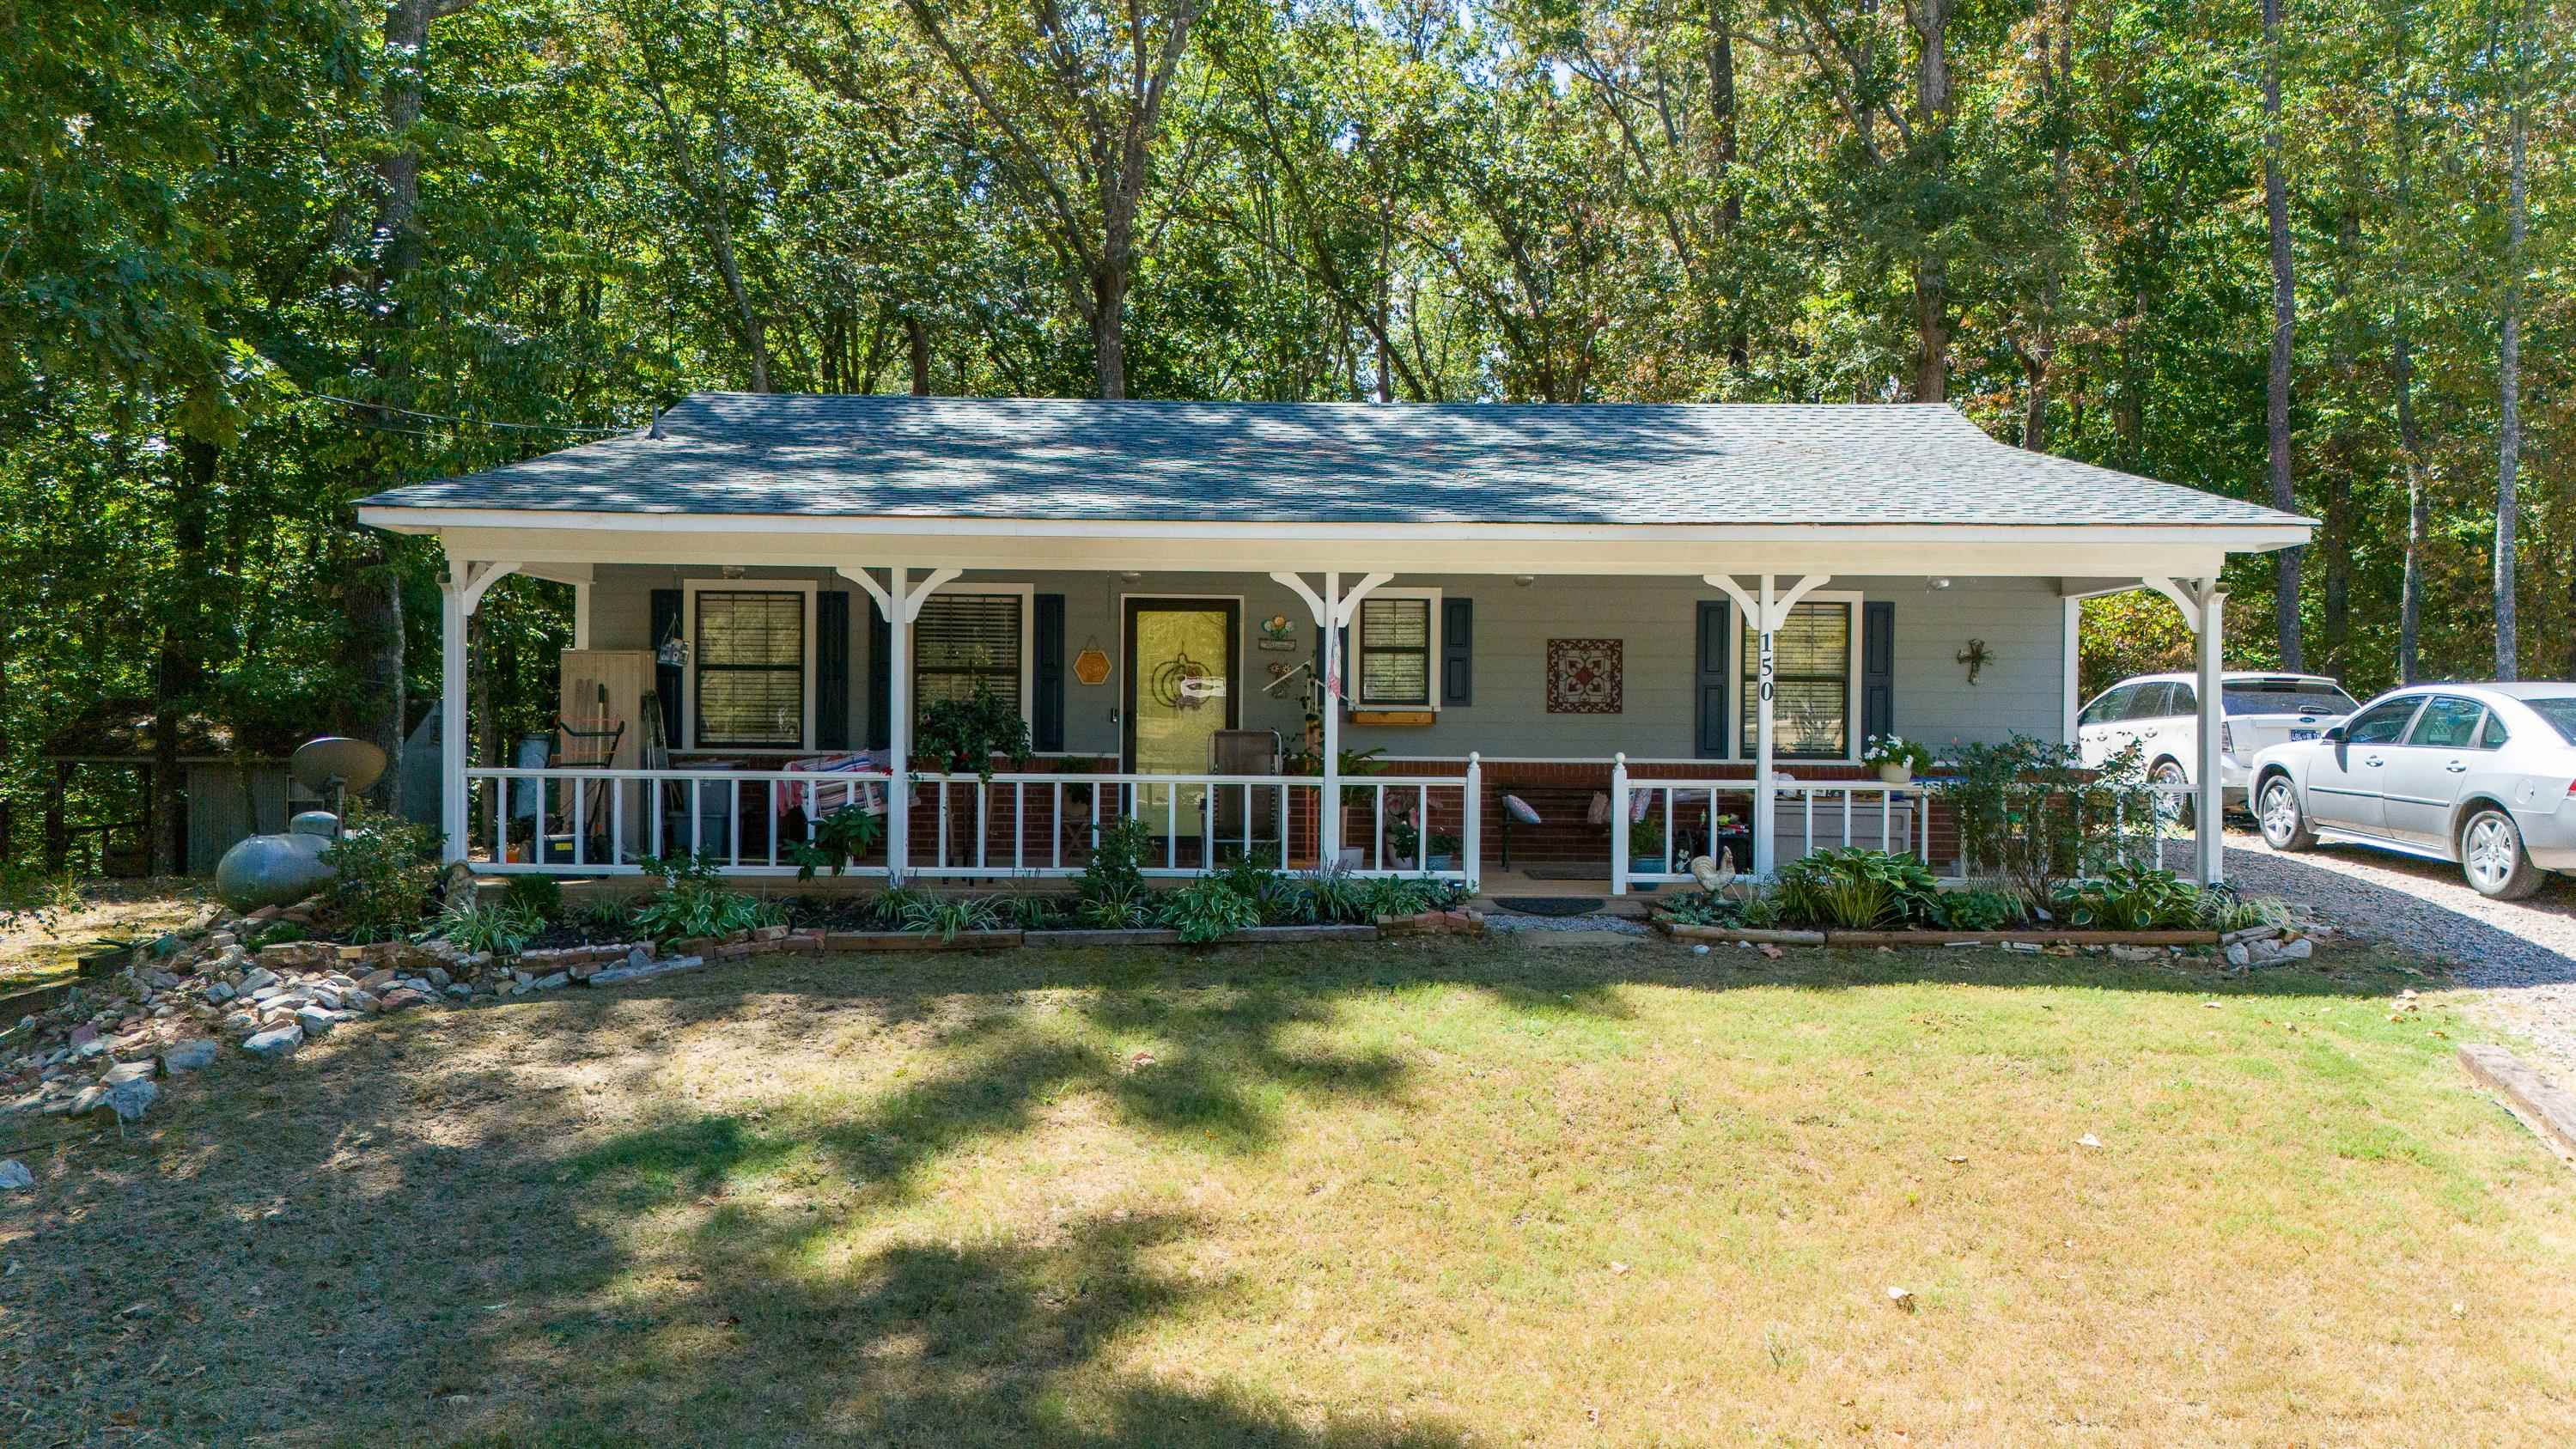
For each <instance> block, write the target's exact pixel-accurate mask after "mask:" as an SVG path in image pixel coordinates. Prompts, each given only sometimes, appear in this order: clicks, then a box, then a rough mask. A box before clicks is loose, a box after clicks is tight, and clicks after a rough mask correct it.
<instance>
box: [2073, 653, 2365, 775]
mask: <svg viewBox="0 0 2576 1449" xmlns="http://www.w3.org/2000/svg"><path fill="white" fill-rule="evenodd" d="M2218 705H2219V716H2220V718H2219V725H2218V788H2219V791H2220V795H2221V798H2222V799H2224V800H2225V801H2226V802H2227V804H2229V805H2231V806H2234V805H2241V804H2243V803H2245V799H2246V795H2245V785H2246V780H2247V774H2246V762H2247V761H2249V760H2251V759H2253V758H2254V755H2255V753H2256V752H2257V751H2260V750H2262V749H2263V748H2264V747H2266V746H2268V745H2275V744H2279V743H2280V742H2281V741H2283V740H2302V739H2314V738H2316V737H2317V736H2318V735H2320V734H2323V733H2324V732H2325V731H2326V730H2327V729H2329V728H2331V727H2333V726H2334V725H2335V724H2337V723H2338V722H2340V721H2341V720H2342V719H2343V717H2344V716H2345V715H2347V714H2349V713H2351V712H2352V710H2353V708H2354V706H2353V702H2352V696H2351V695H2349V694H2346V693H2344V692H2343V686H2342V685H2340V684H2337V683H2335V682H2334V681H2333V680H2331V679H2328V678H2326V677H2324V676H2323V675H2318V674H2280V673H2272V674H2263V673H2257V672H2253V671H2242V672H2233V673H2228V674H2223V675H2221V676H2219V691H2218ZM2075 742H2076V747H2077V749H2078V750H2079V751H2080V752H2081V753H2082V755H2083V759H2084V763H2085V764H2086V765H2088V766H2091V767H2093V768H2095V769H2099V768H2101V766H2102V765H2103V764H2104V763H2105V762H2107V761H2109V760H2110V758H2111V757H2112V756H2114V755H2116V754H2118V753H2120V751H2122V750H2124V749H2126V748H2128V747H2129V746H2130V745H2133V744H2134V745H2136V746H2137V747H2138V758H2139V763H2141V764H2143V765H2145V766H2146V769H2147V778H2148V779H2150V780H2153V781H2154V782H2155V783H2157V784H2159V785H2191V784H2196V783H2198V780H2199V774H2200V685H2199V680H2198V677H2197V676H2195V675H2190V674H2142V675H2139V676H2138V677H2136V678H2134V679H2123V680H2121V681H2120V682H2119V683H2117V684H2115V685H2112V686H2111V687H2110V688H2109V689H2106V690H2104V691H2102V692H2101V693H2100V694H2098V695H2095V696H2094V697H2093V700H2092V702H2091V703H2089V704H2087V705H2085V706H2084V709H2083V712H2082V713H2080V714H2078V715H2076V717H2075Z"/></svg>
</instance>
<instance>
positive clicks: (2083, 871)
mask: <svg viewBox="0 0 2576 1449" xmlns="http://www.w3.org/2000/svg"><path fill="white" fill-rule="evenodd" d="M1938 794H1939V798H1940V799H1941V800H1942V801H1943V802H1944V803H1946V804H1947V805H1949V807H1950V808H1951V810H1952V811H1953V812H1955V813H1956V815H1957V818H1958V821H1959V840H1960V848H1961V852H1962V853H1963V854H1964V855H1965V856H1966V857H1967V864H1968V868H1969V869H1970V870H1971V871H1974V872H1977V873H1980V874H1986V875H1992V876H1994V877H1996V878H1998V879H1999V880H2001V881H2002V882H2003V884H2004V887H2005V889H2007V890H2010V891H2012V892H2013V893H2014V894H2016V895H2019V896H2020V897H2021V898H2022V900H2023V901H2024V902H2025V903H2027V904H2029V905H2032V906H2044V905H2046V904H2048V902H2049V900H2050V899H2051V897H2052V896H2053V895H2054V894H2055V892H2056V889H2057V885H2058V883H2059V882H2061V881H2067V880H2074V879H2078V878H2080V877H2084V876H2089V875H2093V874H2096V873H2098V872H2100V871H2103V870H2105V869H2107V868H2108V867H2110V866H2112V865H2115V864H2118V863H2119V862H2120V860H2121V857H2122V852H2123V851H2124V850H2126V849H2129V848H2131V847H2132V845H2133V843H2134V841H2135V839H2136V838H2137V837H2138V835H2139V832H2141V831H2148V830H2152V828H2153V824H2154V820H2155V794H2154V792H2153V791H2151V790H2149V789H2148V788H2147V775H2146V769H2145V767H2144V765H2143V763H2142V762H2141V759H2140V756H2139V753H2138V749H2137V747H2136V746H2135V745H2132V746H2130V747H2129V748H2127V749H2124V750H2122V751H2121V752H2120V753H2119V754H2117V755H2115V756H2113V757H2112V758H2111V759H2110V760H2109V761H2108V762H2107V763H2106V764H2104V765H2103V766H2102V767H2101V768H2100V769H2088V768H2086V767H2085V765H2084V763H2083V760H2082V757H2081V756H2080V755H2079V754H2078V752H2077V750H2076V747H2075V746H2073V745H2059V744H2052V743H2049V742H2048V741H2045V740H2038V739H2033V738H2031V737H2030V736H2028V735H2015V736H2013V737H2012V738H2011V739H2010V740H2007V741H2005V742H2004V743H2002V744H2000V745H1966V746H1962V747H1961V748H1960V750H1959V752H1958V755H1957V757H1956V758H1955V759H1953V760H1952V761H1951V763H1950V778H1949V779H1947V780H1945V781H1943V783H1942V784H1941V785H1940V786H1939V787H1938Z"/></svg>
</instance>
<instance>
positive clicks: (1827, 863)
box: [1779, 848, 1941, 931]
mask: <svg viewBox="0 0 2576 1449" xmlns="http://www.w3.org/2000/svg"><path fill="white" fill-rule="evenodd" d="M1940 889H1941V888H1940V884H1939V882H1938V881H1936V880H1935V879H1934V878H1933V875H1932V872H1931V870H1930V868H1929V867H1927V866H1925V865H1924V864H1923V862H1922V861H1920V860H1917V859H1915V858H1914V857H1913V856H1911V855H1901V854H1897V853H1894V852H1890V851H1884V850H1860V849H1857V848H1844V849H1837V850H1819V851H1817V852H1815V853H1814V854H1812V855H1809V856H1806V857H1805V858H1803V859H1801V860H1799V861H1797V862H1796V863H1795V864H1792V865H1791V866H1790V867H1789V868H1788V869H1787V870H1784V871H1782V872H1781V873H1780V892H1779V896H1780V905H1781V909H1782V910H1783V911H1784V912H1786V913H1787V914H1788V915H1789V916H1790V917H1791V918H1793V919H1797V920H1804V921H1807V922H1810V923H1812V924H1815V925H1820V926H1838V927H1840V928H1842V929H1843V930H1846V931H1867V930H1877V929H1882V928H1891V927H1897V926H1903V925H1905V924H1907V923H1909V922H1912V921H1919V920H1931V919H1935V912H1936V911H1937V910H1938V909H1939V907H1938V904H1937V901H1938V897H1939V895H1940Z"/></svg>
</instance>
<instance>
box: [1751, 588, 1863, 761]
mask: <svg viewBox="0 0 2576 1449" xmlns="http://www.w3.org/2000/svg"><path fill="white" fill-rule="evenodd" d="M1851 646H1852V606H1851V605H1849V604H1847V603H1839V602H1837V603H1804V604H1800V605H1798V606H1797V607H1796V608H1794V609H1791V610H1790V611H1789V617H1788V619H1787V621H1786V622H1784V623H1783V624H1781V626H1780V632H1779V633H1778V634H1776V635H1774V636H1773V637H1772V641H1771V648H1772V658H1771V753H1772V754H1773V756H1775V757H1776V758H1779V759H1785V760H1843V759H1849V758H1851V744H1852V734H1851V722H1852V647H1851ZM1740 657H1741V658H1742V659H1743V660H1744V672H1743V679H1742V685H1743V688H1742V690H1741V698H1742V700H1743V703H1744V710H1743V734H1742V736H1741V738H1742V739H1743V740H1744V741H1745V743H1746V744H1747V745H1750V744H1752V743H1753V741H1754V739H1755V738H1756V735H1757V732H1758V726H1759V721H1760V718H1761V715H1760V711H1761V670H1762V646H1761V642H1760V641H1759V640H1757V639H1755V638H1754V636H1753V631H1752V630H1751V629H1749V628H1748V629H1746V630H1744V638H1743V649H1742V651H1741V655H1740Z"/></svg>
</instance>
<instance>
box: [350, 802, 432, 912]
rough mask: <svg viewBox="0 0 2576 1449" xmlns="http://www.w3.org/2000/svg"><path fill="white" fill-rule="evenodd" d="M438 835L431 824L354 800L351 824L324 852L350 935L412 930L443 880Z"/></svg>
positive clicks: (351, 808)
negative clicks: (421, 823)
mask: <svg viewBox="0 0 2576 1449" xmlns="http://www.w3.org/2000/svg"><path fill="white" fill-rule="evenodd" d="M437 841H438V836H437V833H436V832H435V831H433V830H431V829H430V828H429V827H428V826H426V825H415V824H413V823H412V822H411V821H408V820H405V819H403V818H402V817H401V816H399V815H386V814H382V813H380V812H377V811H373V810H369V809H368V808H366V806H365V805H364V804H362V803H361V802H358V801H354V800H353V801H351V802H350V803H349V816H348V825H347V828H346V829H344V830H343V831H342V832H341V835H340V838H339V839H338V840H336V841H334V842H332V843H331V845H330V846H329V847H327V848H326V849H324V850H323V852H322V863H323V864H325V865H327V866H329V867H331V869H332V871H333V875H332V877H331V891H330V896H329V907H330V911H331V916H332V918H333V919H334V920H336V921H338V922H339V923H340V927H341V929H342V931H343V932H345V933H346V934H347V936H348V938H349V939H350V940H352V941H357V942H362V943H363V942H368V941H391V940H395V939H398V938H400V937H403V936H407V935H410V934H411V933H412V932H413V931H414V930H416V929H417V928H418V927H419V925H420V920H421V917H422V915H423V914H425V913H426V912H427V911H428V909H429V893H430V892H431V891H432V890H434V889H436V888H437V886H438V845H437Z"/></svg>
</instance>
